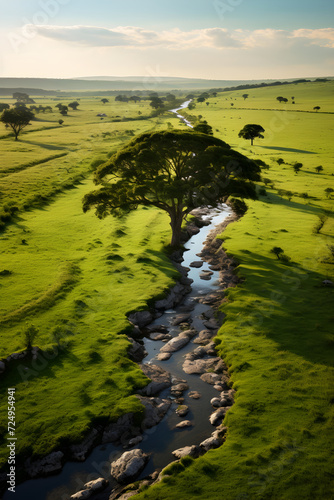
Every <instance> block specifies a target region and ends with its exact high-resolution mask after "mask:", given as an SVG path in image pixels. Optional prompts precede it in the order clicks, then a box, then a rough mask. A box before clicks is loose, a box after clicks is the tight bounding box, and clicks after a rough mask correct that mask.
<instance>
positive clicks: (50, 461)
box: [25, 451, 64, 477]
mask: <svg viewBox="0 0 334 500" xmlns="http://www.w3.org/2000/svg"><path fill="white" fill-rule="evenodd" d="M63 457H64V453H63V452H61V451H54V452H52V453H50V454H49V455H47V456H46V457H44V458H41V459H40V460H36V461H35V462H32V461H31V459H30V458H28V459H27V460H26V461H25V468H26V471H27V472H28V474H29V476H30V477H36V476H42V475H47V474H52V473H55V472H60V471H61V469H62V467H63Z"/></svg>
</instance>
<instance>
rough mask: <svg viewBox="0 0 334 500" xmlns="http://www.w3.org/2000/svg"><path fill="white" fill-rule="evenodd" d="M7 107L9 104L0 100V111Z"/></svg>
mask: <svg viewBox="0 0 334 500" xmlns="http://www.w3.org/2000/svg"><path fill="white" fill-rule="evenodd" d="M9 108H10V106H9V104H7V103H6V102H0V113H2V111H4V110H5V109H9Z"/></svg>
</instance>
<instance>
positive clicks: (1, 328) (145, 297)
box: [0, 99, 178, 464]
mask: <svg viewBox="0 0 334 500" xmlns="http://www.w3.org/2000/svg"><path fill="white" fill-rule="evenodd" d="M42 102H43V105H46V104H48V102H47V101H45V100H44V99H43V100H42ZM80 106H81V107H82V110H80V108H79V110H78V111H76V112H73V117H72V116H68V117H65V118H64V121H65V123H66V127H65V126H64V125H63V126H62V127H59V125H57V121H58V114H53V115H52V114H50V115H45V120H47V122H46V123H47V124H48V123H50V124H52V125H53V126H55V128H48V127H49V125H45V122H43V123H44V126H45V128H44V129H41V127H40V124H39V125H38V126H37V125H36V123H35V122H32V123H33V125H32V127H31V129H29V132H27V133H22V135H20V139H19V141H18V142H16V141H14V139H13V137H8V138H7V137H4V138H2V139H1V140H0V149H1V155H2V156H1V157H2V163H1V170H2V174H1V173H0V176H1V177H0V186H1V187H0V190H1V198H0V200H1V204H2V205H3V207H6V206H11V203H12V204H15V206H17V207H18V212H15V214H16V218H15V221H14V222H12V223H8V222H7V224H6V226H5V227H4V228H3V229H2V233H0V245H1V247H0V252H1V265H0V271H3V270H6V271H9V272H10V274H8V273H7V274H6V273H5V274H4V275H0V288H1V304H0V346H1V347H0V350H1V352H0V357H1V358H2V359H4V358H5V357H7V356H8V355H10V354H12V353H14V352H20V351H22V350H23V349H24V348H25V339H24V330H25V329H26V328H27V327H28V326H30V325H32V324H33V325H34V326H35V327H36V328H37V329H38V331H39V333H38V335H37V338H36V339H35V341H34V345H37V346H39V348H40V349H42V351H41V354H40V356H39V358H38V360H36V361H32V360H31V359H24V360H17V361H14V362H12V363H11V365H10V369H7V370H6V372H5V374H4V375H2V376H1V394H2V396H1V410H0V412H1V422H2V424H1V431H2V432H1V435H2V439H5V436H6V433H5V427H6V416H5V415H6V411H7V410H6V397H5V394H6V391H7V387H9V386H14V387H16V394H17V426H18V428H19V431H18V436H19V438H20V439H19V441H20V444H19V445H18V453H19V454H30V453H33V454H36V455H37V454H40V455H43V454H45V453H47V452H49V451H51V450H52V449H54V448H55V447H56V446H60V445H61V444H65V443H67V442H69V441H70V440H71V441H73V440H78V439H80V438H82V437H83V436H84V434H85V433H86V432H87V429H88V428H89V427H90V426H91V425H92V423H94V422H96V421H100V420H101V421H104V422H107V421H109V420H113V419H115V418H116V417H117V416H119V415H121V414H122V413H124V412H127V411H135V412H137V413H138V415H139V414H140V413H141V411H142V408H141V406H140V405H139V404H138V401H137V400H136V398H134V397H133V396H131V395H132V394H133V393H134V390H135V388H136V387H140V386H142V385H143V384H144V383H145V380H146V379H145V377H144V376H143V374H142V373H141V371H140V370H139V369H138V368H137V365H136V364H135V363H133V362H131V361H130V360H129V359H128V356H127V351H128V348H129V345H130V344H129V342H128V340H127V339H126V335H125V334H126V332H127V330H128V325H129V323H128V321H127V319H126V314H127V313H129V312H130V311H131V310H134V309H140V308H143V307H145V306H146V304H147V302H148V301H149V300H150V299H152V298H153V297H156V296H158V295H159V294H161V293H162V292H163V291H164V290H165V289H167V288H168V287H169V286H170V285H171V284H172V283H173V282H174V280H175V278H176V276H177V272H176V271H175V269H174V268H173V267H172V265H171V263H170V261H169V259H168V258H167V256H166V254H165V251H164V248H165V247H166V245H167V244H168V241H169V237H170V234H169V225H168V217H167V216H166V215H165V214H164V213H162V212H160V211H157V210H146V209H140V210H138V211H136V212H134V213H132V214H130V215H129V216H128V217H124V218H123V219H120V220H116V219H112V218H109V219H106V220H104V221H99V220H98V219H97V218H96V216H95V215H94V213H93V212H90V213H88V214H83V212H82V197H83V196H84V194H86V193H87V192H89V191H91V190H92V189H94V184H93V182H92V179H91V177H92V176H91V171H92V164H93V165H94V162H95V161H96V160H98V161H99V160H105V159H106V158H107V155H108V154H110V152H111V151H113V150H116V149H117V148H118V147H120V146H121V145H122V144H124V143H126V142H127V141H128V140H130V139H131V137H132V136H133V135H135V134H137V133H141V132H144V131H147V130H158V129H159V128H163V129H165V128H166V127H167V120H168V122H172V123H173V122H174V124H175V125H176V124H177V123H178V120H177V119H174V118H173V117H169V116H168V117H157V118H147V119H145V120H135V121H129V122H126V121H124V122H123V121H122V122H112V121H110V120H109V121H98V122H97V119H96V118H95V114H96V112H102V111H103V112H105V113H106V114H109V113H110V115H111V116H117V115H120V116H124V115H126V114H127V115H128V116H129V117H130V118H136V117H137V116H140V115H138V111H140V110H141V113H142V114H143V115H144V113H147V114H149V113H150V110H149V109H148V106H147V105H146V104H145V103H138V104H133V103H131V105H126V104H124V103H117V102H113V103H110V107H109V110H110V111H108V108H107V106H109V105H108V104H106V105H103V104H102V103H100V104H99V102H98V100H97V103H95V100H92V99H91V100H87V102H84V100H83V99H81V100H80ZM70 115H71V113H70ZM59 116H60V115H59ZM50 153H52V154H50ZM54 153H56V154H59V153H61V154H64V153H65V154H64V156H61V157H59V158H54V156H53V155H54ZM2 210H3V211H5V212H6V208H3V209H2ZM59 418H61V419H62V422H63V423H62V425H61V426H59ZM6 454H7V453H6V447H4V446H1V464H4V463H5V462H6V459H7V457H6Z"/></svg>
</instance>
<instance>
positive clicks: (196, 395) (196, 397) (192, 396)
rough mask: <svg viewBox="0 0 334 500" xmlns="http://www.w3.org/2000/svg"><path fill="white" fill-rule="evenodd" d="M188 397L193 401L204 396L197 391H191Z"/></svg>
mask: <svg viewBox="0 0 334 500" xmlns="http://www.w3.org/2000/svg"><path fill="white" fill-rule="evenodd" d="M188 396H189V397H190V398H192V399H200V398H201V397H202V394H201V393H200V392H197V391H191V392H189V393H188Z"/></svg>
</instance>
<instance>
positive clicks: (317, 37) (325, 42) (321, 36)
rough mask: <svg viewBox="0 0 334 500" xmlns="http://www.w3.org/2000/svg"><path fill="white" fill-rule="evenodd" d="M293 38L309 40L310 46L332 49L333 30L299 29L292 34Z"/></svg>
mask: <svg viewBox="0 0 334 500" xmlns="http://www.w3.org/2000/svg"><path fill="white" fill-rule="evenodd" d="M292 37H293V38H304V39H308V40H311V43H312V45H319V46H320V47H330V48H334V29H333V28H323V29H313V30H312V29H299V30H295V31H293V32H292Z"/></svg>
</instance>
